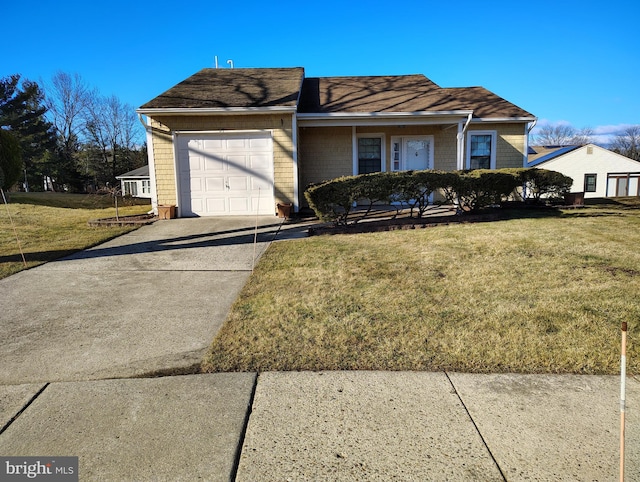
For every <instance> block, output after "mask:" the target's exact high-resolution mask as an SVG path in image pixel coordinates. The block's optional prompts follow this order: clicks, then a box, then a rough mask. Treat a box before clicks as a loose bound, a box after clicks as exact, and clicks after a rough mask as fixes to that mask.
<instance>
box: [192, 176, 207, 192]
mask: <svg viewBox="0 0 640 482" xmlns="http://www.w3.org/2000/svg"><path fill="white" fill-rule="evenodd" d="M190 186H191V193H192V194H194V195H195V194H201V193H202V192H203V191H204V189H203V188H202V178H199V177H196V178H191V182H190Z"/></svg>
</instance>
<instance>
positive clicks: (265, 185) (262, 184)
mask: <svg viewBox="0 0 640 482" xmlns="http://www.w3.org/2000/svg"><path fill="white" fill-rule="evenodd" d="M258 189H259V190H260V192H261V193H264V195H266V194H267V193H268V192H269V191H270V190H271V183H270V182H269V181H268V180H267V179H262V178H260V177H256V176H253V177H252V178H251V190H252V191H257V190H258Z"/></svg>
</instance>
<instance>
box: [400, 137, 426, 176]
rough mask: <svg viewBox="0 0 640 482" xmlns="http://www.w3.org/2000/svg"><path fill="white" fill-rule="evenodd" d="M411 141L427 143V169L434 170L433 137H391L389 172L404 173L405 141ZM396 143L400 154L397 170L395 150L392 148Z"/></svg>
mask: <svg viewBox="0 0 640 482" xmlns="http://www.w3.org/2000/svg"><path fill="white" fill-rule="evenodd" d="M411 140H426V141H428V142H429V159H428V160H427V169H433V168H434V159H433V155H434V151H435V149H434V146H433V143H434V136H393V137H392V138H391V141H390V145H391V166H390V170H391V171H394V172H395V171H406V170H407V166H406V163H405V160H406V155H407V152H406V151H407V144H406V141H411ZM395 143H398V144H400V152H399V155H400V156H399V157H400V159H399V162H400V166H399V167H400V168H399V169H395V166H394V164H395V153H396V152H395V150H394V148H393V146H394V144H395Z"/></svg>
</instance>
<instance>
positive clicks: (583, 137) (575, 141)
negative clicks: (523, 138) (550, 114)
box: [532, 124, 640, 161]
mask: <svg viewBox="0 0 640 482" xmlns="http://www.w3.org/2000/svg"><path fill="white" fill-rule="evenodd" d="M594 137H595V133H594V131H593V129H591V128H589V127H584V128H582V129H576V128H575V127H573V126H571V125H569V124H545V125H543V126H541V127H540V129H539V130H538V133H537V134H536V135H535V136H533V139H532V145H538V146H583V145H585V144H589V143H592V142H593V139H594ZM603 147H606V148H608V149H610V150H612V151H613V152H617V153H618V154H622V155H623V156H626V157H628V158H630V159H634V160H636V161H640V125H632V126H628V127H626V128H625V129H623V130H622V131H620V132H619V133H618V134H617V135H615V136H614V137H613V139H612V141H611V143H610V144H609V145H607V146H603Z"/></svg>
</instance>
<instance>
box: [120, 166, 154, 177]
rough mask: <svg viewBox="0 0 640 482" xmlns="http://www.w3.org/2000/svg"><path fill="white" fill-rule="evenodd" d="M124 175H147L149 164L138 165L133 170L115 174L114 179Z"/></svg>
mask: <svg viewBox="0 0 640 482" xmlns="http://www.w3.org/2000/svg"><path fill="white" fill-rule="evenodd" d="M125 177H149V164H147V165H146V166H142V167H139V168H138V169H134V170H133V171H129V172H125V173H124V174H120V175H119V176H116V179H122V178H125Z"/></svg>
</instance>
